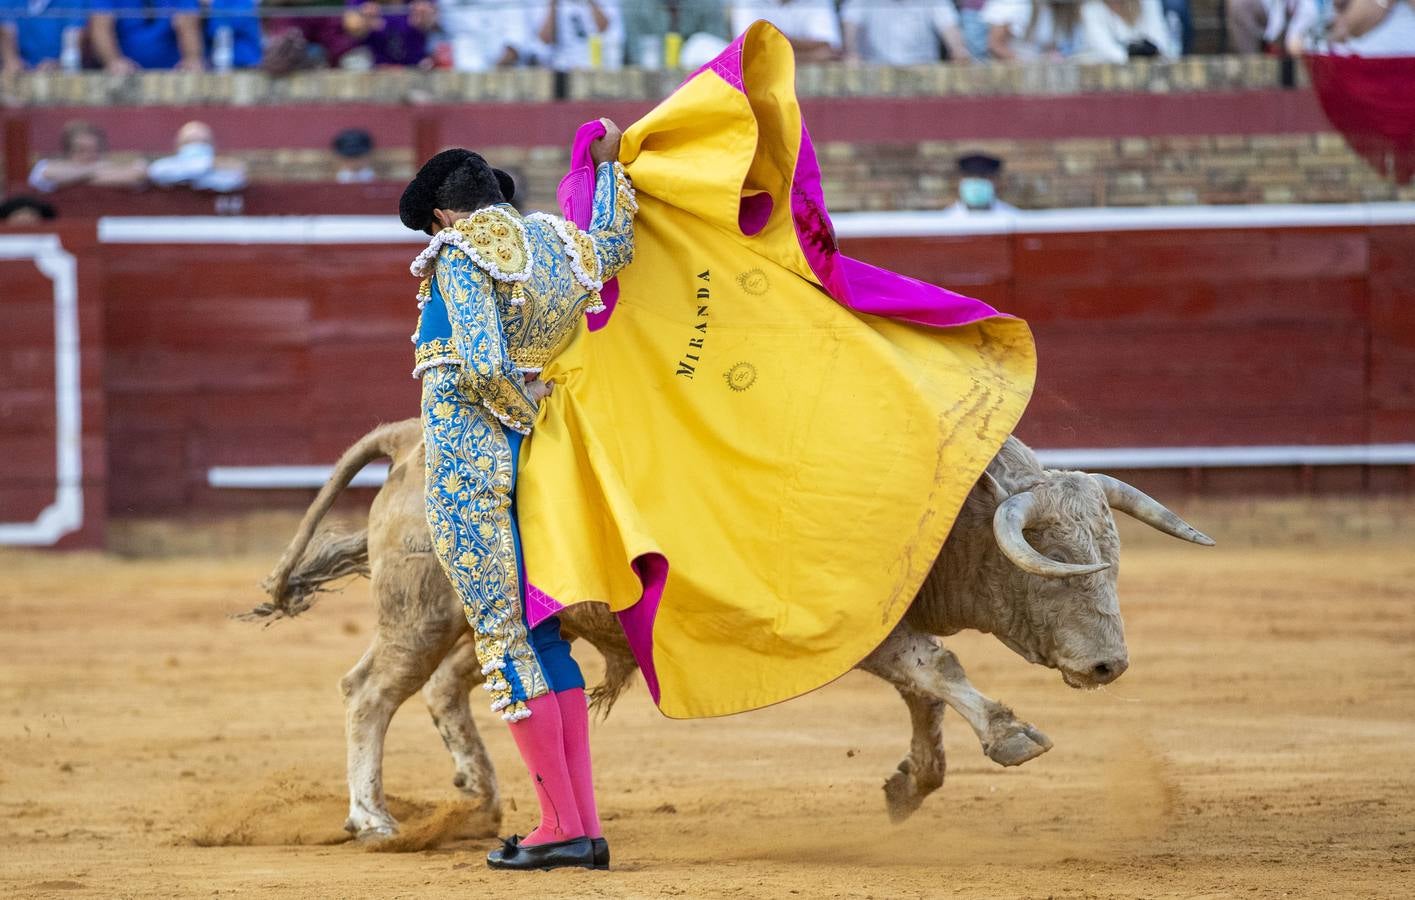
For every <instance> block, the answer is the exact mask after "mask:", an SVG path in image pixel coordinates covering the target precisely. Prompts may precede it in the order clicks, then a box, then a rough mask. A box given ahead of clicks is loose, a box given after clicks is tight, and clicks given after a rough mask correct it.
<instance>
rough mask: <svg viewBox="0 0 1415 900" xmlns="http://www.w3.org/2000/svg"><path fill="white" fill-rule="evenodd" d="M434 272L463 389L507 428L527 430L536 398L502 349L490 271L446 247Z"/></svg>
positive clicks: (527, 431)
mask: <svg viewBox="0 0 1415 900" xmlns="http://www.w3.org/2000/svg"><path fill="white" fill-rule="evenodd" d="M436 277H437V290H438V293H440V294H441V295H442V298H443V301H444V302H445V303H446V304H447V317H448V319H450V320H451V323H452V342H453V344H455V345H456V347H457V353H458V355H460V356H461V357H462V363H463V365H462V388H463V390H465V391H466V392H467V394H468V395H469V396H471V397H474V398H476V399H477V400H480V401H481V403H482V405H483V406H485V407H486V408H487V409H489V410H490V411H491V412H492V413H493V414H494V415H495V416H496V418H497V419H499V420H501V423H502V424H503V425H505V426H506V427H507V428H511V429H514V430H516V431H519V432H520V433H521V434H530V433H531V425H532V423H534V422H535V418H536V402H535V401H534V400H533V399H531V396H530V394H529V393H528V392H527V390H526V381H525V378H524V377H523V376H522V375H521V373H520V372H519V371H518V370H517V369H516V365H515V363H513V362H512V361H511V354H510V353H509V352H508V350H507V348H506V338H505V336H504V335H503V334H502V331H501V316H500V314H499V313H498V312H497V309H496V293H495V290H496V289H495V283H494V282H493V281H492V279H491V276H489V275H487V274H486V273H485V272H483V271H482V270H481V269H480V268H479V267H478V266H476V265H474V264H473V263H472V261H471V260H470V259H469V258H468V257H467V255H466V254H465V253H463V252H462V251H461V250H457V249H454V248H452V247H447V248H445V249H443V251H442V254H441V255H440V256H439V257H438V260H437V268H436Z"/></svg>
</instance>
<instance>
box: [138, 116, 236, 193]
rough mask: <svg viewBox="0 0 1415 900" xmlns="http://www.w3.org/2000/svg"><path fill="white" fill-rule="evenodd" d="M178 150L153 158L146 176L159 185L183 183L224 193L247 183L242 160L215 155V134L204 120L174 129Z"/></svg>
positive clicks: (194, 187)
mask: <svg viewBox="0 0 1415 900" xmlns="http://www.w3.org/2000/svg"><path fill="white" fill-rule="evenodd" d="M176 144H177V152H176V153H175V154H173V155H172V156H164V157H162V158H161V159H155V160H153V161H152V162H151V163H150V164H149V165H148V167H147V177H148V179H149V180H151V181H152V183H153V184H156V185H160V186H162V187H175V186H177V185H186V186H188V187H191V188H193V189H195V190H199V191H215V192H217V193H221V194H225V193H230V192H232V191H239V190H240V189H241V188H243V187H245V186H246V166H245V163H243V162H241V161H240V160H235V159H223V158H221V157H218V156H217V155H216V138H215V136H214V135H213V134H212V131H211V126H210V125H207V124H206V123H205V122H188V123H187V124H185V125H183V126H182V127H181V128H180V129H178V131H177V140H176Z"/></svg>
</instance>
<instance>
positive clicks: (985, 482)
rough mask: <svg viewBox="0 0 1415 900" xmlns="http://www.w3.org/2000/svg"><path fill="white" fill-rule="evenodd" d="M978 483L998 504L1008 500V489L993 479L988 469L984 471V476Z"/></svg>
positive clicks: (979, 478)
mask: <svg viewBox="0 0 1415 900" xmlns="http://www.w3.org/2000/svg"><path fill="white" fill-rule="evenodd" d="M978 481H979V482H980V483H981V484H982V486H983V487H984V488H985V489H986V490H987V492H988V493H989V494H991V495H992V498H993V499H994V500H996V501H997V502H998V503H1002V502H1003V501H1005V500H1006V499H1007V496H1008V495H1007V488H1005V487H1003V486H1002V483H1001V482H999V481H998V480H997V479H996V478H994V477H992V473H991V472H989V471H988V470H987V469H984V470H983V474H982V475H981V476H979V477H978Z"/></svg>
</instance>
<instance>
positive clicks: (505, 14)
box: [437, 0, 534, 72]
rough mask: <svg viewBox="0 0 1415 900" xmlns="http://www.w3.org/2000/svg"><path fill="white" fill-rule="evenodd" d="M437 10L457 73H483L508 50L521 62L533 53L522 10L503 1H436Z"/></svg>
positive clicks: (528, 23)
mask: <svg viewBox="0 0 1415 900" xmlns="http://www.w3.org/2000/svg"><path fill="white" fill-rule="evenodd" d="M437 10H438V18H439V20H440V21H441V23H442V30H443V32H445V33H446V35H447V41H448V43H449V44H451V45H452V67H453V68H454V69H457V70H458V71H461V72H485V71H487V70H489V69H494V68H496V67H497V66H498V65H500V64H501V63H502V61H503V60H506V59H507V58H508V57H509V56H511V53H508V51H512V52H514V54H515V57H516V59H517V60H522V61H524V60H525V59H526V58H527V56H528V55H529V54H530V53H533V51H534V48H533V44H534V41H533V40H532V35H533V34H534V30H533V27H532V25H531V19H530V15H529V14H528V12H527V10H526V9H525V8H524V7H521V6H519V5H513V4H508V3H507V2H506V0H438V3H437Z"/></svg>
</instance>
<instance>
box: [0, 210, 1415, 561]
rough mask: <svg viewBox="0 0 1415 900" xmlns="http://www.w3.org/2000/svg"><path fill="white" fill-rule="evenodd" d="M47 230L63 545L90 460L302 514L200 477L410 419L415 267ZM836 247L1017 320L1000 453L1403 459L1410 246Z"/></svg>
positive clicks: (1409, 392)
mask: <svg viewBox="0 0 1415 900" xmlns="http://www.w3.org/2000/svg"><path fill="white" fill-rule="evenodd" d="M257 224H258V223H257ZM59 233H60V234H61V236H62V237H63V240H64V243H65V246H66V247H67V248H68V249H70V250H71V252H75V253H76V255H77V256H78V258H79V260H80V283H81V285H80V286H81V296H82V299H83V303H82V312H83V318H82V325H81V334H80V338H81V341H82V347H83V352H84V364H83V365H84V369H83V388H84V398H85V402H84V407H83V415H84V458H85V468H84V472H85V479H86V485H87V486H88V487H89V488H90V489H91V490H92V491H93V493H92V494H91V495H90V496H89V497H88V498H87V500H88V506H87V508H88V514H89V515H90V516H91V517H93V519H92V521H91V522H90V525H89V528H90V529H91V530H90V531H88V532H85V533H84V534H86V535H92V534H93V533H94V532H93V531H92V529H96V528H101V516H102V513H103V510H104V505H105V501H104V499H103V497H102V493H103V490H104V486H105V482H104V478H103V474H104V463H105V460H106V463H107V470H108V475H109V478H108V479H107V482H106V484H107V488H108V490H109V493H110V498H109V499H108V500H107V501H106V503H107V508H108V509H109V510H111V511H112V512H113V513H114V514H120V515H131V514H152V513H168V512H178V511H187V510H192V509H216V508H232V507H233V506H240V505H248V504H252V503H257V504H267V503H270V502H272V500H274V501H277V502H289V503H293V504H300V503H303V502H305V501H307V499H308V496H309V495H308V492H303V491H293V492H288V493H281V494H270V493H264V492H240V491H217V490H214V489H211V488H209V487H207V474H208V470H209V469H210V468H211V467H213V466H243V465H294V464H327V463H330V462H332V461H333V460H334V459H335V458H336V457H337V456H338V455H339V453H340V452H342V451H343V450H344V449H345V448H346V447H347V446H348V445H349V444H350V443H351V442H352V441H353V440H354V439H355V438H357V437H358V436H359V435H361V434H363V433H364V432H365V431H367V430H368V429H369V428H371V427H373V426H374V425H375V424H377V423H378V422H381V421H389V420H394V419H400V418H404V417H408V416H411V415H414V414H416V410H417V383H416V382H415V381H413V380H412V379H411V378H409V376H408V372H409V370H410V368H411V365H412V360H411V345H410V343H409V341H408V334H409V332H410V331H411V330H412V327H413V323H414V321H415V319H416V314H417V311H416V305H415V302H414V298H413V289H414V287H415V285H414V282H413V279H412V278H411V277H410V276H409V275H408V274H407V263H408V260H409V259H410V257H411V256H412V255H413V254H414V252H415V251H416V249H417V247H416V245H412V244H398V245H389V244H367V245H364V244H348V243H335V244H315V245H282V244H247V245H243V244H236V243H190V244H180V245H178V244H166V245H163V244H157V245H142V244H105V245H102V246H101V247H100V248H97V249H95V248H94V247H93V244H92V232H91V226H86V225H77V224H66V225H64V226H63V228H61V229H60V231H59ZM843 243H844V247H845V250H846V251H847V252H849V253H852V254H854V255H857V256H860V257H862V258H864V259H866V260H869V261H871V262H874V263H877V264H881V265H885V266H889V267H891V268H896V269H899V270H901V271H904V272H906V273H908V274H911V275H915V276H917V277H921V278H925V279H928V280H931V281H935V282H938V283H941V284H945V285H949V286H951V287H954V288H956V289H959V290H962V291H965V292H969V293H972V294H975V295H977V296H980V297H983V298H985V299H987V300H989V301H990V302H993V303H995V304H996V305H998V306H1000V307H1001V308H1003V309H1006V310H1008V311H1010V312H1014V313H1016V314H1018V315H1021V316H1023V317H1025V318H1027V319H1028V320H1029V321H1030V322H1031V324H1032V326H1033V328H1034V330H1035V333H1036V336H1037V342H1038V348H1039V352H1040V357H1041V376H1040V380H1039V384H1038V389H1037V393H1036V397H1035V400H1034V402H1033V404H1032V407H1031V409H1030V411H1029V412H1028V414H1027V416H1026V418H1025V419H1024V421H1023V424H1022V428H1021V434H1022V436H1023V437H1024V438H1025V439H1027V440H1029V441H1031V442H1032V443H1034V444H1035V445H1038V446H1042V447H1048V448H1066V447H1090V448H1106V447H1173V446H1214V445H1240V446H1241V445H1254V444H1259V445H1272V444H1284V445H1285V444H1297V445H1309V444H1315V445H1331V444H1368V443H1397V442H1412V441H1415V226H1379V227H1369V228H1368V227H1342V228H1270V227H1261V228H1251V229H1227V230H1179V231H1172V232H1163V233H1161V232H1153V231H1151V232H1144V231H1129V232H1127V231H1120V232H1113V233H1104V234H1100V233H1058V234H1019V235H994V236H967V237H930V238H869V239H847V240H845V241H844V242H843ZM100 267H101V273H100ZM0 279H3V282H4V294H5V302H4V303H3V304H0V458H3V459H5V460H6V461H7V466H6V469H5V470H4V472H3V473H0V506H3V508H4V510H5V515H4V516H0V521H13V520H16V519H17V518H20V519H22V518H24V516H29V515H32V514H33V513H34V512H36V511H37V505H42V502H43V501H44V498H45V496H48V495H50V494H52V481H53V478H54V474H55V470H54V464H53V459H54V457H53V443H52V435H53V428H54V421H53V413H52V404H51V403H50V399H49V398H50V397H51V396H52V391H53V387H54V385H53V376H52V375H51V374H47V373H49V372H51V370H52V354H53V335H52V317H51V316H50V312H49V311H50V309H51V306H52V303H51V285H50V282H49V281H48V280H47V279H46V278H45V277H42V276H41V275H40V274H38V271H37V270H36V269H34V267H33V266H32V265H30V264H21V263H16V262H6V263H4V264H3V265H0ZM100 371H102V372H103V376H102V378H101V380H100V376H99V372H100ZM105 441H106V448H105ZM1137 480H1138V481H1139V482H1140V483H1141V484H1142V485H1146V486H1149V487H1152V488H1154V489H1156V490H1160V491H1165V492H1172V491H1176V490H1187V489H1194V488H1199V489H1203V490H1219V491H1225V490H1254V489H1261V490H1278V491H1291V490H1308V489H1315V490H1359V489H1362V488H1363V487H1364V488H1368V489H1379V490H1411V489H1415V483H1412V478H1411V472H1410V469H1409V467H1404V468H1395V469H1393V470H1388V471H1380V472H1377V471H1376V470H1370V471H1361V470H1359V469H1345V470H1318V471H1315V472H1313V471H1311V470H1308V471H1307V472H1305V473H1304V472H1303V471H1302V470H1300V469H1298V468H1296V467H1292V468H1288V469H1283V470H1256V469H1246V470H1242V469H1238V470H1210V471H1207V472H1205V473H1203V474H1202V475H1201V476H1200V475H1195V474H1186V473H1184V472H1172V473H1163V472H1148V473H1144V474H1142V475H1139V476H1137ZM80 539H83V535H80ZM71 540H72V539H71Z"/></svg>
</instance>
